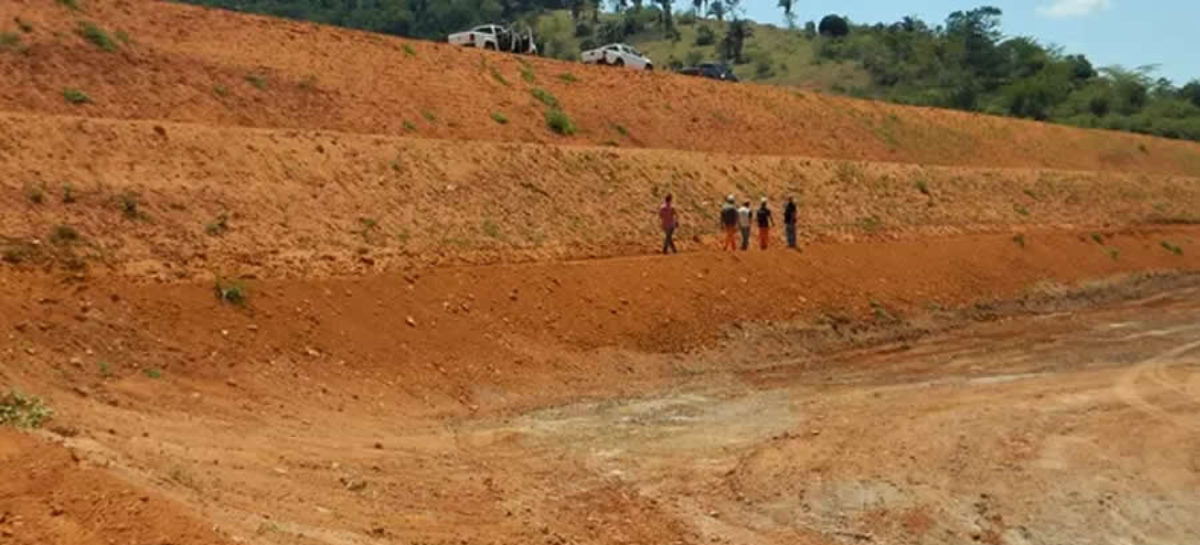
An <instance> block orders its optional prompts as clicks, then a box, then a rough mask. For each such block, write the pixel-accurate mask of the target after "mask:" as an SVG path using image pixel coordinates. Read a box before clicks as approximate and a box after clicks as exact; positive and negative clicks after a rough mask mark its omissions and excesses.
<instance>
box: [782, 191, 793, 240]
mask: <svg viewBox="0 0 1200 545" xmlns="http://www.w3.org/2000/svg"><path fill="white" fill-rule="evenodd" d="M783 231H784V233H785V234H786V235H787V245H788V248H791V249H793V250H794V249H795V248H796V200H795V199H794V198H792V197H788V201H787V206H786V207H784V209H783Z"/></svg>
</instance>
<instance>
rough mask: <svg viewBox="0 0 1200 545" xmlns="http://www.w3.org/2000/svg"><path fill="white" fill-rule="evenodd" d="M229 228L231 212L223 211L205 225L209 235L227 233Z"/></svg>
mask: <svg viewBox="0 0 1200 545" xmlns="http://www.w3.org/2000/svg"><path fill="white" fill-rule="evenodd" d="M228 230H229V214H226V213H225V212H221V213H220V214H218V215H217V218H216V219H214V220H213V221H211V222H209V223H208V224H207V225H205V226H204V232H205V234H207V235H208V236H212V237H216V236H221V235H223V234H225V232H226V231H228Z"/></svg>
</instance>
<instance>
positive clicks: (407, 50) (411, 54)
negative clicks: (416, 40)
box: [400, 44, 417, 57]
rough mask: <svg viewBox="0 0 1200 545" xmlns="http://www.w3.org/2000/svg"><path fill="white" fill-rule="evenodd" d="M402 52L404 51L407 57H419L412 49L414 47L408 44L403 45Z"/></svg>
mask: <svg viewBox="0 0 1200 545" xmlns="http://www.w3.org/2000/svg"><path fill="white" fill-rule="evenodd" d="M400 50H401V51H403V52H404V54H405V55H407V56H409V57H416V56H417V52H416V51H414V50H413V48H412V46H411V45H408V44H403V45H401V46H400Z"/></svg>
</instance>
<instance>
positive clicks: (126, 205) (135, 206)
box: [119, 191, 142, 220]
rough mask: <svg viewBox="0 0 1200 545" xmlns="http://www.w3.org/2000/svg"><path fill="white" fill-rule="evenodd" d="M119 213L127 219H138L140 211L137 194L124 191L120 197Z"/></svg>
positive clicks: (140, 215)
mask: <svg viewBox="0 0 1200 545" xmlns="http://www.w3.org/2000/svg"><path fill="white" fill-rule="evenodd" d="M119 202H120V205H121V214H123V215H124V216H125V217H126V218H128V219H131V220H132V219H140V218H141V217H142V211H141V210H140V209H139V206H140V203H139V202H138V195H137V193H134V192H132V191H126V192H125V193H122V194H121V197H120V201H119Z"/></svg>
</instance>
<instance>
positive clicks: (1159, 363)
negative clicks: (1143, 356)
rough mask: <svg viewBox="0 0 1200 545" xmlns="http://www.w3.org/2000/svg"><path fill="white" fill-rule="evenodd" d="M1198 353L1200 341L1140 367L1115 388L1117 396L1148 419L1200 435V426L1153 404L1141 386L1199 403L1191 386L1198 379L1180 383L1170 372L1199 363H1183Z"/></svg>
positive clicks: (1173, 349)
mask: <svg viewBox="0 0 1200 545" xmlns="http://www.w3.org/2000/svg"><path fill="white" fill-rule="evenodd" d="M1196 351H1200V340H1196V341H1192V342H1188V343H1184V344H1182V345H1179V346H1176V347H1174V348H1172V349H1170V350H1167V351H1166V352H1163V353H1161V354H1159V355H1157V356H1154V357H1152V358H1150V359H1147V360H1144V361H1142V362H1141V363H1138V364H1137V365H1135V366H1133V367H1132V368H1130V369H1129V371H1128V372H1126V373H1125V374H1124V375H1123V376H1122V377H1121V378H1120V380H1119V381H1118V382H1117V384H1116V385H1115V386H1114V390H1115V392H1116V394H1117V396H1118V397H1120V398H1121V399H1122V400H1123V401H1125V402H1126V403H1128V404H1129V405H1130V406H1132V407H1133V408H1135V409H1137V410H1139V411H1141V412H1143V413H1145V414H1147V415H1149V416H1153V417H1155V418H1157V419H1159V420H1162V421H1164V422H1167V423H1170V424H1172V425H1175V426H1177V427H1179V428H1183V429H1185V430H1189V431H1192V432H1195V433H1200V423H1197V422H1196V421H1195V420H1193V419H1187V418H1182V417H1179V416H1177V415H1175V414H1172V412H1171V411H1170V410H1168V409H1167V408H1166V407H1164V406H1162V405H1161V404H1160V403H1156V402H1154V401H1151V399H1150V395H1148V394H1147V393H1146V391H1145V389H1143V388H1142V387H1140V386H1139V384H1140V383H1144V382H1147V381H1148V382H1150V383H1151V384H1152V385H1153V386H1154V387H1156V388H1157V390H1156V391H1154V392H1153V394H1159V395H1161V394H1164V393H1165V394H1176V395H1177V396H1182V397H1183V398H1184V399H1185V401H1184V403H1195V402H1200V395H1196V394H1195V393H1193V392H1192V391H1191V390H1192V383H1194V382H1196V381H1197V378H1196V376H1189V379H1190V380H1184V381H1179V380H1177V379H1176V378H1175V377H1172V376H1171V375H1170V374H1169V372H1168V371H1169V369H1170V368H1171V367H1172V366H1173V365H1178V364H1181V363H1184V364H1189V365H1191V364H1195V363H1196V362H1193V361H1190V360H1189V361H1186V362H1185V361H1181V360H1180V359H1181V358H1183V357H1184V356H1187V355H1189V354H1191V353H1192V352H1196ZM1194 375H1200V373H1194Z"/></svg>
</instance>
